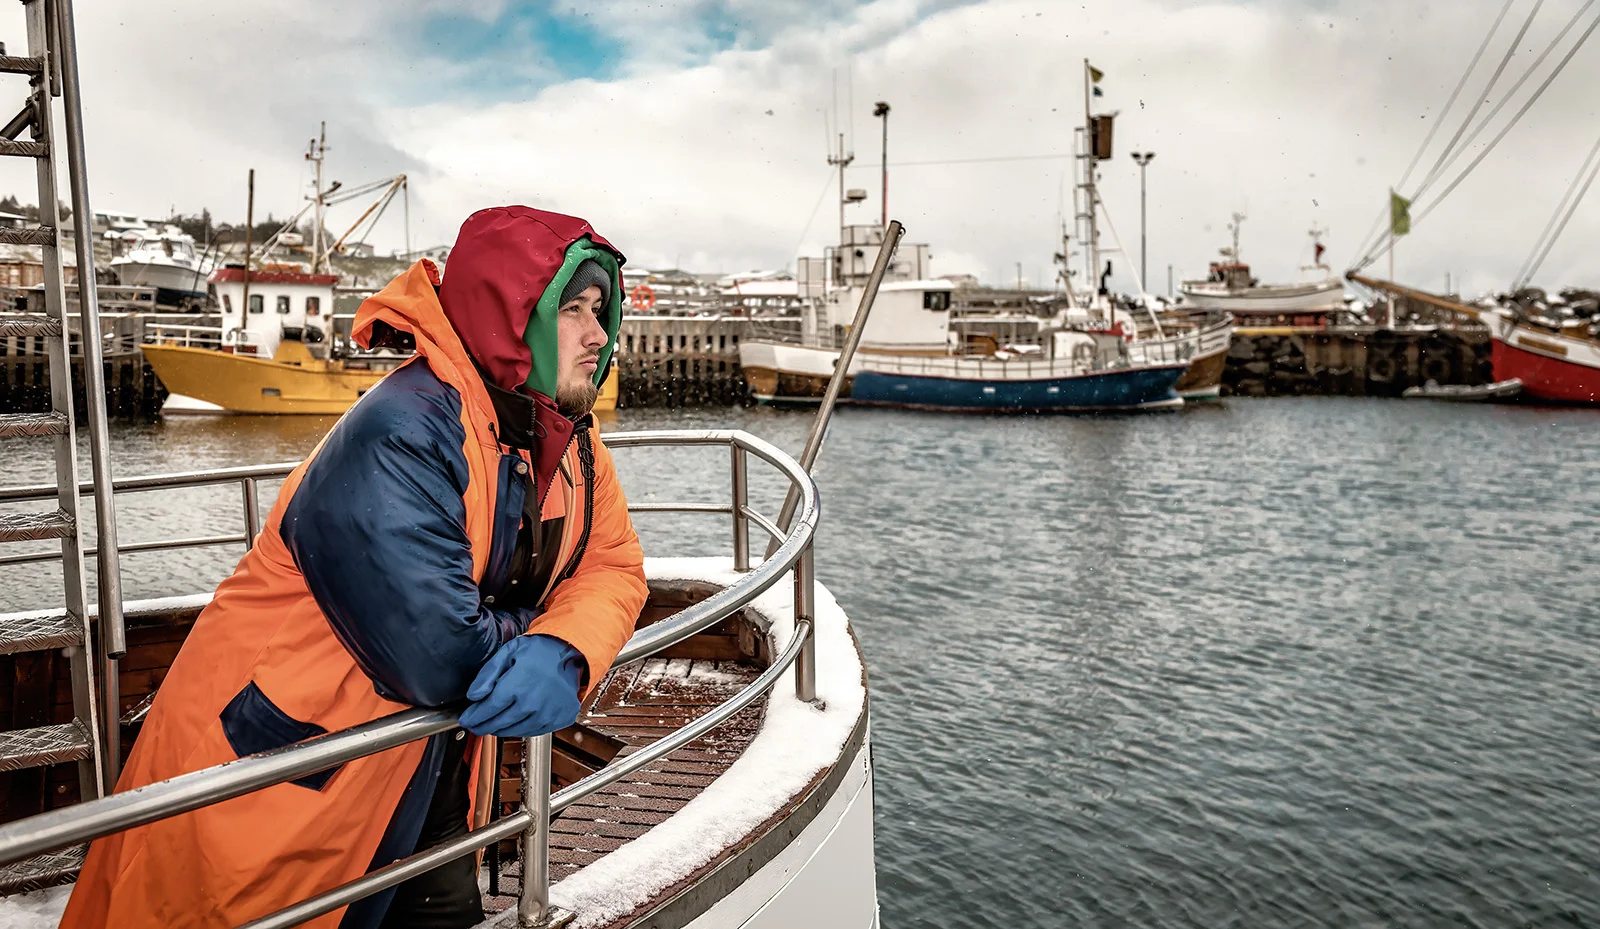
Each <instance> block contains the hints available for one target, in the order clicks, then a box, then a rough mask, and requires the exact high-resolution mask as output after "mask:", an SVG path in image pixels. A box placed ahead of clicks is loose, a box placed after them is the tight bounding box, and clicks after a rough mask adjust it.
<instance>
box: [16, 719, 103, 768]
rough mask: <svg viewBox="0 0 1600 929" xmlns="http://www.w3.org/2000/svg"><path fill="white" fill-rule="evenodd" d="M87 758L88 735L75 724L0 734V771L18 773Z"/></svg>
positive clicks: (62, 724) (59, 724)
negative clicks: (25, 769) (24, 769)
mask: <svg viewBox="0 0 1600 929" xmlns="http://www.w3.org/2000/svg"><path fill="white" fill-rule="evenodd" d="M87 757H89V735H88V733H87V732H85V731H84V728H83V727H82V726H80V725H78V724H77V723H75V722H71V723H57V724H56V725H54V726H38V727H36V728H33V729H9V730H6V731H4V732H0V771H20V770H21V769H23V768H37V767H40V766H41V765H47V764H64V763H66V762H68V761H80V760H82V759H84V758H87Z"/></svg>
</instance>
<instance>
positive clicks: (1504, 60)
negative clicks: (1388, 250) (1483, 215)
mask: <svg viewBox="0 0 1600 929" xmlns="http://www.w3.org/2000/svg"><path fill="white" fill-rule="evenodd" d="M1543 6H1544V0H1536V2H1535V3H1534V5H1533V9H1531V10H1529V11H1528V16H1527V18H1526V19H1524V20H1523V21H1522V28H1521V29H1518V30H1517V35H1516V37H1515V38H1513V39H1512V40H1511V44H1510V45H1508V46H1506V53H1505V54H1504V55H1503V56H1501V58H1500V64H1498V65H1496V66H1495V69H1494V73H1493V74H1491V75H1489V83H1487V84H1485V85H1484V87H1483V90H1482V92H1480V93H1479V94H1478V102H1476V103H1474V104H1473V105H1472V112H1470V113H1468V114H1467V118H1466V119H1464V120H1462V121H1461V126H1460V128H1458V129H1457V130H1456V134H1455V135H1454V136H1452V137H1451V138H1450V141H1449V143H1448V144H1446V145H1445V147H1444V151H1442V152H1440V153H1439V157H1438V158H1437V159H1435V160H1434V163H1433V167H1431V168H1429V169H1428V173H1427V175H1426V176H1424V177H1423V179H1422V183H1421V184H1418V185H1417V192H1416V193H1415V194H1414V195H1413V199H1414V198H1415V197H1420V196H1422V194H1423V193H1424V192H1426V191H1427V189H1428V186H1429V185H1430V184H1432V183H1433V182H1434V181H1436V180H1438V178H1439V175H1440V174H1443V173H1444V171H1445V168H1446V167H1447V166H1448V165H1449V164H1450V163H1452V162H1454V161H1455V159H1456V158H1457V157H1458V156H1459V155H1460V154H1461V152H1463V151H1465V150H1466V148H1467V145H1466V144H1462V145H1461V146H1459V147H1458V146H1457V144H1456V143H1458V142H1460V141H1461V134H1462V133H1463V132H1466V131H1467V127H1468V126H1469V125H1471V124H1472V119H1473V117H1475V116H1477V115H1478V111H1479V110H1480V109H1482V108H1483V105H1484V104H1485V103H1487V102H1489V96H1490V93H1491V92H1492V91H1493V90H1494V85H1496V84H1498V83H1500V77H1501V75H1503V74H1505V73H1506V66H1507V65H1509V64H1510V63H1511V59H1512V57H1513V56H1515V55H1516V53H1517V46H1519V45H1521V44H1522V39H1523V37H1524V36H1526V35H1527V34H1528V27H1530V26H1532V25H1533V19H1534V17H1535V16H1538V15H1539V10H1540V8H1541V7H1543ZM1529 70H1530V72H1531V70H1532V69H1531V68H1530V69H1529ZM1514 93H1516V88H1515V87H1513V88H1512V89H1511V90H1510V91H1509V92H1507V94H1506V95H1505V97H1503V98H1502V100H1501V102H1502V104H1503V103H1504V101H1505V100H1509V99H1511V95H1512V94H1514ZM1490 115H1491V117H1492V116H1493V114H1490ZM1485 122H1487V120H1485ZM1476 134H1477V133H1473V135H1474V136H1475V135H1476Z"/></svg>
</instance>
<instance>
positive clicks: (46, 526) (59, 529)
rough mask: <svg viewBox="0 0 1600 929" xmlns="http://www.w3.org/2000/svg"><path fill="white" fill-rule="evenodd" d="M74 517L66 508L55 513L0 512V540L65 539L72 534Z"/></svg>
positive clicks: (35, 540) (34, 540)
mask: <svg viewBox="0 0 1600 929" xmlns="http://www.w3.org/2000/svg"><path fill="white" fill-rule="evenodd" d="M72 529H73V525H72V517H70V516H68V515H67V513H66V511H65V510H56V511H55V512H54V513H4V514H0V542H38V541H43V540H45V539H64V538H66V537H67V536H69V535H72Z"/></svg>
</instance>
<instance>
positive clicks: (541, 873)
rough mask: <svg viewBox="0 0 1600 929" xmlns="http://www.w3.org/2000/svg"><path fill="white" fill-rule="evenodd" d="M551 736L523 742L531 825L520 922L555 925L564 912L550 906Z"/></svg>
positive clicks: (524, 786) (525, 839) (525, 844)
mask: <svg viewBox="0 0 1600 929" xmlns="http://www.w3.org/2000/svg"><path fill="white" fill-rule="evenodd" d="M550 741H551V740H550V736H548V735H541V736H538V737H537V738H532V739H524V740H523V742H522V810H523V812H525V813H527V814H528V817H529V819H528V828H527V829H525V830H523V833H522V895H521V897H520V898H519V899H518V900H517V925H518V926H521V927H524V929H528V927H544V926H556V925H560V924H561V923H563V922H565V921H566V920H565V918H564V917H565V914H563V913H560V912H559V911H553V910H551V908H550Z"/></svg>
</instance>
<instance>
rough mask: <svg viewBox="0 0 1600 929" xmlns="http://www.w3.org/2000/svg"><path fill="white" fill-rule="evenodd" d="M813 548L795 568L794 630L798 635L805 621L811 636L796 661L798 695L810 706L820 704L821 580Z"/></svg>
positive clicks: (802, 556)
mask: <svg viewBox="0 0 1600 929" xmlns="http://www.w3.org/2000/svg"><path fill="white" fill-rule="evenodd" d="M811 555H812V549H811V546H810V545H807V546H806V550H805V551H804V552H803V553H801V555H800V561H799V562H797V563H796V564H795V567H794V628H795V631H796V632H797V633H798V632H799V630H800V624H801V622H805V623H806V624H807V625H808V627H809V629H810V634H808V635H807V636H806V641H805V644H804V645H802V646H801V648H800V657H798V658H796V659H795V662H794V695H795V696H796V697H798V698H800V699H801V700H803V701H805V702H806V703H815V702H817V637H816V617H817V588H816V584H817V578H816V567H815V564H814V563H813V561H812V558H811Z"/></svg>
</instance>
